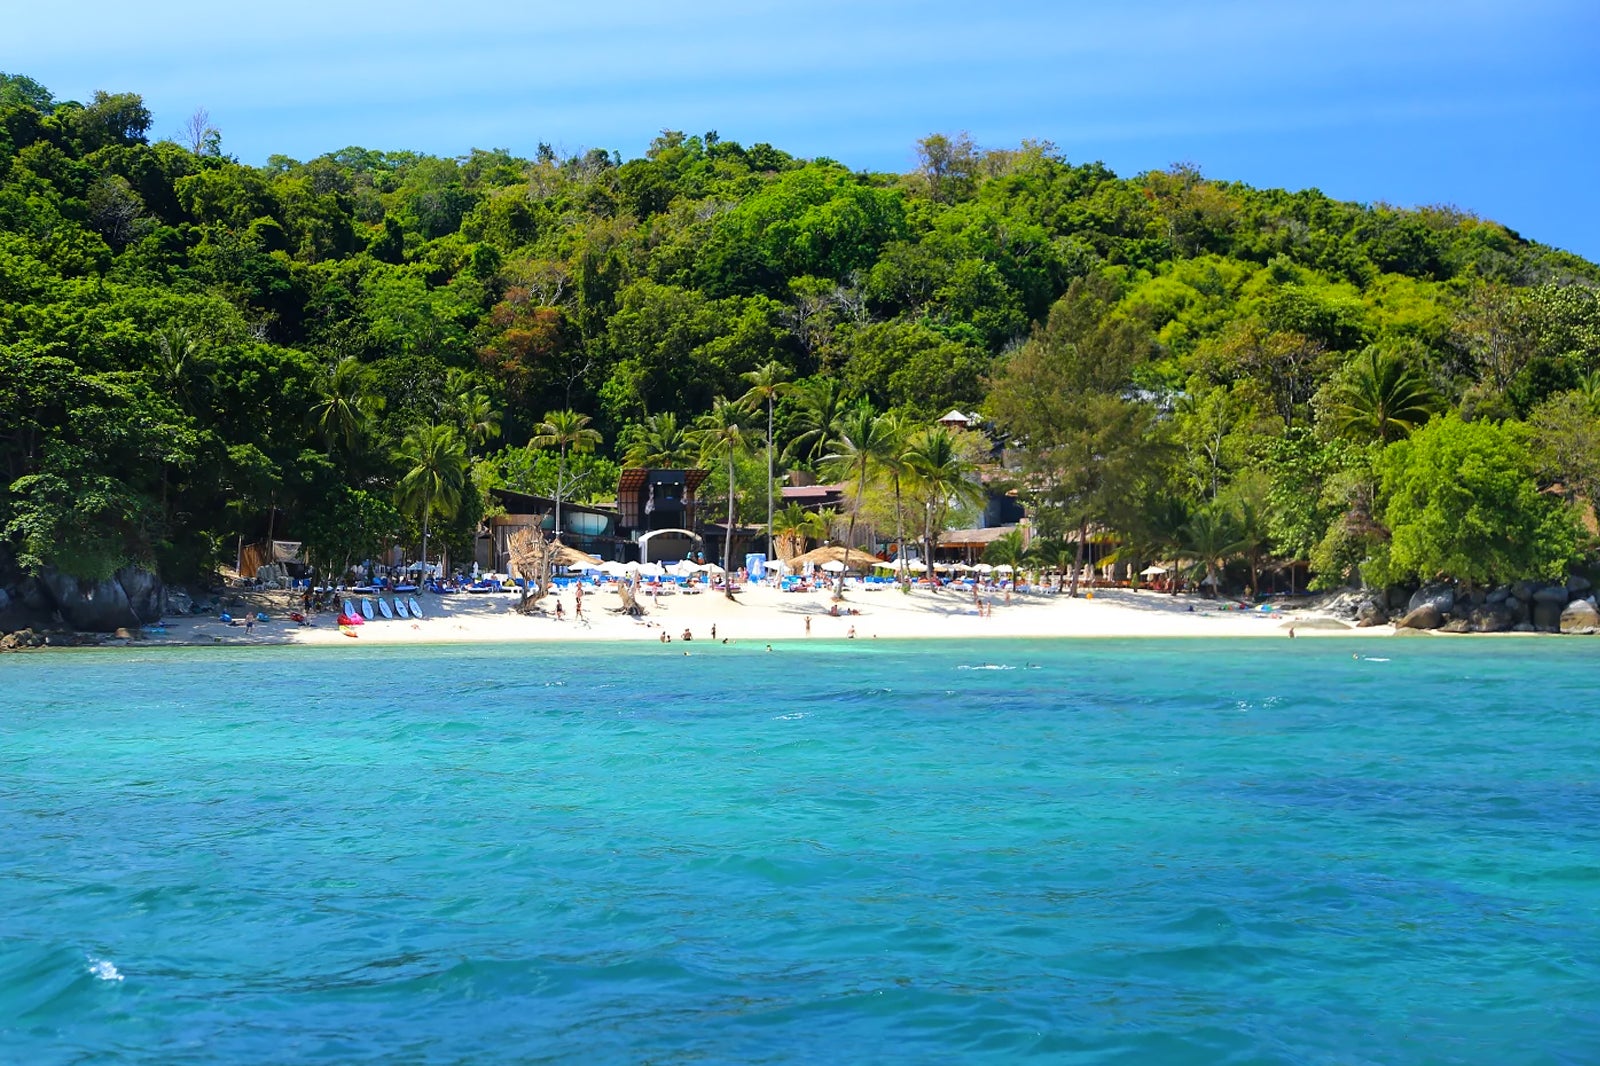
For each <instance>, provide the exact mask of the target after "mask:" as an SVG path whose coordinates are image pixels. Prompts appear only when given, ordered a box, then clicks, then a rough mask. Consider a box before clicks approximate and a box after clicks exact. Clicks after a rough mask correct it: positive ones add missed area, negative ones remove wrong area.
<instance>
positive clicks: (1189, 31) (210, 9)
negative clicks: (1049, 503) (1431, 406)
mask: <svg viewBox="0 0 1600 1066" xmlns="http://www.w3.org/2000/svg"><path fill="white" fill-rule="evenodd" d="M230 6H231V5H221V4H216V3H214V2H207V3H196V2H192V0H177V2H161V0H155V2H151V3H147V4H143V5H136V4H129V3H127V2H126V0H118V2H116V3H109V2H104V0H79V2H74V3H72V4H71V5H70V12H69V11H64V10H62V9H61V8H55V9H51V8H48V7H47V6H46V5H43V4H34V5H28V7H27V9H25V10H22V11H13V12H11V13H9V14H8V15H7V18H6V23H7V25H6V27H5V29H4V31H3V36H0V70H5V71H8V72H11V73H25V74H29V75H32V76H33V77H35V78H37V79H39V80H40V81H41V82H43V83H44V84H45V85H46V86H47V87H49V88H50V89H51V90H52V91H53V92H55V94H56V95H57V96H58V97H62V98H75V99H86V98H87V97H89V96H90V95H91V94H92V93H93V92H94V90H96V89H102V88H103V89H107V90H111V91H121V90H131V91H134V92H138V93H141V94H142V95H143V96H144V98H145V101H146V103H147V104H148V105H149V107H150V108H151V110H152V111H154V113H155V116H156V125H155V129H154V130H153V131H152V132H153V133H154V134H155V135H171V134H173V133H174V132H175V131H176V130H177V128H178V127H179V125H180V124H181V123H182V121H183V120H184V118H185V117H187V116H188V115H189V114H191V113H192V112H193V111H194V110H195V108H197V107H205V108H206V109H208V110H209V111H210V113H211V118H212V121H213V123H214V124H215V125H217V126H218V127H220V128H221V130H222V133H223V144H224V148H225V150H227V151H229V152H231V153H233V154H235V155H237V156H238V157H239V158H240V159H242V160H244V161H245V162H249V163H261V162H264V161H265V160H266V158H267V156H268V155H270V154H273V153H282V154H285V155H290V156H293V157H295V158H299V159H306V158H310V157H312V156H315V155H318V154H320V153H322V152H326V151H332V150H336V149H338V148H342V147H345V146H347V145H362V146H365V147H371V148H391V149H400V148H403V149H412V150H418V151H426V152H433V153H437V154H442V155H457V154H461V153H463V152H465V151H466V150H468V149H470V148H473V147H484V148H489V147H502V148H508V149H510V150H511V151H513V152H515V153H517V154H520V155H531V154H532V153H533V151H534V148H535V146H536V145H537V144H538V143H539V142H540V141H548V142H550V143H551V144H553V145H555V146H557V147H558V148H559V149H562V150H566V151H576V150H580V149H584V148H589V147H603V148H608V149H610V148H615V149H618V150H620V151H621V152H622V153H623V155H624V156H632V155H637V154H639V153H641V152H642V151H643V149H644V147H645V146H646V145H647V144H648V143H649V140H650V138H651V137H652V136H654V135H655V133H656V132H657V131H658V130H660V129H663V128H669V129H683V130H687V131H689V132H702V131H705V130H709V129H715V130H717V131H718V132H719V133H720V134H721V135H722V136H723V137H724V138H731V139H734V140H738V141H741V142H744V143H746V144H749V143H753V142H756V141H770V142H771V143H773V144H775V145H777V146H778V147H780V148H784V149H786V150H788V151H791V152H794V153H796V154H798V155H804V156H812V155H827V156H831V157H833V158H836V159H839V160H841V161H842V162H845V163H847V164H849V165H851V166H853V167H858V168H866V169H888V170H904V169H907V168H909V166H910V165H911V162H912V159H913V155H914V148H913V145H914V142H915V141H916V139H917V138H918V137H920V136H923V135H925V134H927V133H930V132H934V131H942V132H955V131H958V130H967V131H969V132H970V133H971V134H972V136H973V138H974V139H975V140H976V141H977V142H978V143H979V144H980V145H984V146H1006V145H1014V144H1016V143H1017V142H1018V141H1020V140H1022V139H1024V138H1028V139H1037V140H1049V141H1053V142H1055V144H1056V145H1057V147H1058V148H1060V150H1061V151H1062V152H1063V153H1064V154H1065V155H1066V156H1067V157H1068V158H1069V159H1072V160H1075V161H1086V160H1091V159H1101V160H1104V161H1105V162H1106V163H1107V164H1108V165H1110V166H1111V167H1112V168H1113V169H1115V170H1117V171H1118V172H1119V173H1123V174H1131V173H1137V172H1139V171H1142V170H1146V169H1150V168H1152V167H1163V166H1166V165H1167V164H1169V163H1172V162H1175V161H1187V162H1194V163H1197V164H1199V165H1200V167H1201V168H1202V169H1203V170H1204V171H1205V172H1206V173H1207V174H1209V175H1211V176H1213V177H1218V178H1226V179H1233V180H1240V181H1246V182H1249V183H1250V184H1252V185H1257V186H1287V187H1290V188H1303V187H1306V186H1316V187H1318V188H1320V189H1322V190H1323V191H1324V192H1327V193H1328V194H1330V195H1332V196H1337V197H1340V198H1343V199H1352V200H1362V201H1379V200H1381V201H1386V202H1389V203H1394V204H1401V205H1407V206H1410V205H1415V204H1423V203H1452V204H1455V205H1457V206H1459V207H1462V208H1466V209H1468V210H1471V211H1475V212H1477V213H1479V214H1481V215H1484V216H1487V217H1490V218H1494V219H1497V220H1499V221H1501V222H1503V223H1505V224H1506V225H1508V226H1510V227H1512V228H1513V229H1515V230H1517V231H1519V232H1520V233H1522V234H1523V235H1524V236H1527V237H1530V238H1533V239H1536V240H1540V241H1544V242H1546V243H1548V244H1553V245H1556V246H1558V247H1562V248H1567V249H1569V250H1572V251H1575V252H1578V253H1579V254H1582V255H1585V256H1587V257H1588V258H1590V259H1600V211H1597V209H1596V208H1597V203H1596V189H1597V183H1596V173H1597V165H1596V164H1597V163H1600V2H1597V0H1506V2H1478V0H1454V2H1450V3H1445V2H1435V0H1415V2H1407V0H1388V2H1372V0H1345V2H1343V3H1340V4H1320V3H1318V4H1312V3H1303V2H1296V0H1279V2H1276V3H1268V2H1233V3H1229V2H1220V3H1204V4H1201V3H1194V2H1192V0H1191V2H1187V3H1184V2H1167V0H1146V2H1143V3H1129V4H1121V5H1112V4H1108V3H1104V2H1102V3H1097V4H1087V3H1081V2H1078V0H1060V2H1056V3H1049V2H1038V0H1014V2H1012V3H1008V4H996V5H984V4H982V3H972V2H970V0H969V2H965V3H951V2H946V0H920V2H901V0H891V2H883V3H868V2H861V3H845V2H836V0H812V2H810V3H806V4H797V3H793V2H789V3H769V2H765V0H742V2H725V0H712V2H706V3H698V4H694V5H681V10H676V11H674V10H670V8H672V7H678V6H680V5H667V4H660V3H643V2H638V0H612V2H610V3H596V4H591V5H583V6H580V5H554V4H548V3H539V2H524V3H522V4H520V5H515V6H506V5H488V4H472V3H461V4H457V5H453V6H452V5H442V4H438V3H421V2H417V0H386V2H384V3H373V2H367V0H359V2H339V0H322V2H320V3H317V2H311V0H279V2H276V3H272V4H263V5H241V8H247V9H241V10H229V9H228V8H229V7H230Z"/></svg>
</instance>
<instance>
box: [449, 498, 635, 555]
mask: <svg viewBox="0 0 1600 1066" xmlns="http://www.w3.org/2000/svg"><path fill="white" fill-rule="evenodd" d="M489 495H490V497H491V498H492V499H494V501H495V502H496V503H498V504H499V505H500V506H501V507H502V508H504V509H505V513H504V514H497V515H494V516H493V517H491V518H489V519H488V520H487V521H485V522H484V525H483V533H482V534H481V535H480V537H479V539H478V545H477V549H478V550H477V563H478V565H479V566H480V567H482V568H483V569H486V570H492V571H495V572H497V573H502V574H503V573H506V572H508V570H509V568H510V562H511V537H512V536H513V535H514V534H515V533H516V532H517V530H519V529H526V528H528V527H530V526H533V527H536V528H538V529H541V530H543V531H544V532H545V533H546V534H550V533H553V532H555V528H556V501H555V498H554V497H553V496H535V495H532V494H531V493H526V492H513V491H511V490H510V489H491V490H490V491H489ZM620 518H621V515H620V514H619V513H618V512H617V510H615V509H613V508H607V507H595V506H593V505H589V504H579V503H573V502H572V501H571V500H562V501H561V542H562V543H563V544H566V545H567V546H568V547H571V548H576V549H577V550H578V551H581V552H586V553H588V554H589V555H593V556H595V557H597V558H600V559H613V560H616V561H618V562H622V561H623V560H624V558H625V556H626V551H627V547H628V542H627V539H626V538H625V537H624V536H622V535H621V534H620V533H619V531H618V523H619V520H620Z"/></svg>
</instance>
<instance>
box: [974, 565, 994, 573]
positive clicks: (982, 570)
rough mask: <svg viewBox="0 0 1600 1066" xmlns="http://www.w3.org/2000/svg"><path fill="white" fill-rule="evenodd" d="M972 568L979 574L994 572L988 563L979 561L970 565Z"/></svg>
mask: <svg viewBox="0 0 1600 1066" xmlns="http://www.w3.org/2000/svg"><path fill="white" fill-rule="evenodd" d="M972 570H973V571H975V572H976V573H979V574H992V573H994V567H992V566H990V565H989V564H988V563H979V564H978V565H977V566H974V567H972Z"/></svg>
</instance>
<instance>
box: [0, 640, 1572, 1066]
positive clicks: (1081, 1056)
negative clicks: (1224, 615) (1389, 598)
mask: <svg viewBox="0 0 1600 1066" xmlns="http://www.w3.org/2000/svg"><path fill="white" fill-rule="evenodd" d="M683 650H684V649H683V647H682V646H681V645H678V644H674V645H670V646H660V645H649V646H646V647H640V646H627V647H597V646H565V647H528V646H523V647H505V648H473V649H460V648H433V649H427V650H426V651H423V652H417V651H415V650H402V649H381V648H362V649H353V648H352V649H346V648H338V649H329V650H310V649H242V650H227V649H197V650H181V649H174V650H159V651H133V650H128V651H101V652H94V653H86V654H59V655H57V654H48V655H32V656H20V655H18V656H11V657H8V658H5V659H0V767H3V773H0V1061H7V1062H27V1063H35V1062H37V1063H50V1062H97V1063H98V1062H138V1063H179V1064H181V1063H210V1062H338V1063H343V1062H363V1061H370V1062H377V1061H384V1062H408V1063H410V1062H417V1063H479V1062H540V1061H550V1062H561V1061H569V1060H578V1061H583V1062H585V1063H589V1064H595V1063H613V1062H615V1063H631V1062H653V1063H690V1062H692V1063H710V1062H753V1063H754V1062H759V1063H780V1062H818V1063H826V1062H949V1061H956V1062H996V1063H1001V1062H1015V1061H1019V1060H1028V1059H1031V1060H1036V1061H1045V1062H1083V1063H1123V1062H1125V1063H1191V1062H1192V1063H1216V1062H1238V1063H1385V1064H1393V1063H1412V1062H1417V1063H1421V1062H1429V1063H1435V1062H1437V1063H1452V1062H1461V1063H1496V1064H1509V1063H1588V1062H1594V1061H1596V1059H1597V1057H1600V710H1597V708H1600V699H1596V697H1595V689H1596V680H1597V677H1600V673H1597V670H1596V662H1597V659H1596V656H1597V654H1600V644H1595V643H1593V642H1589V641H1580V640H1576V639H1572V640H1560V641H1557V640H1548V641H1545V640H1525V641H1524V640H1517V641H1512V640H1500V641H1474V642H1450V643H1445V642H1443V641H1422V640H1413V641H1405V640H1394V641H1381V640H1380V641H1362V642H1359V643H1354V642H1346V641H1311V640H1301V641H1295V642H1290V641H1286V640H1273V641H1261V642H1255V641H1231V642H1226V643H1223V642H1198V641H1139V642H1132V641H1075V642H1051V643H1046V642H984V643H981V644H973V643H967V644H962V643H945V644H917V645H912V644H905V643H892V642H878V641H860V642H853V643H848V644H841V643H833V644H827V643H822V642H818V643H816V644H805V645H800V644H783V645H779V646H777V648H776V650H774V651H773V652H771V653H767V652H765V651H764V650H763V647H762V645H759V644H739V645H735V646H728V647H724V646H720V645H717V646H705V645H696V646H695V647H694V648H693V649H692V650H693V652H694V654H692V655H690V656H688V657H685V656H684V655H683V654H682V652H683Z"/></svg>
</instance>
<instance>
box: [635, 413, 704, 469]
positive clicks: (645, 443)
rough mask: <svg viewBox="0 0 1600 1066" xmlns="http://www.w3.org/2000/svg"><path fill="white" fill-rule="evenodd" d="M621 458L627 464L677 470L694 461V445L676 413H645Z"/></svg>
mask: <svg viewBox="0 0 1600 1066" xmlns="http://www.w3.org/2000/svg"><path fill="white" fill-rule="evenodd" d="M622 461H623V462H625V463H627V464H628V465H629V466H648V467H655V468H657V469H665V470H677V469H680V468H682V467H686V466H688V465H689V464H691V463H693V462H694V461H695V445H694V441H693V440H692V439H690V431H688V430H685V429H684V428H683V426H681V425H679V423H678V416H677V415H675V414H673V413H672V412H671V411H663V412H662V413H661V414H658V415H647V416H645V420H644V421H643V422H641V423H639V424H638V426H637V427H636V429H635V430H634V438H633V443H632V444H629V445H628V450H627V452H626V453H625V454H624V455H623V457H622Z"/></svg>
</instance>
